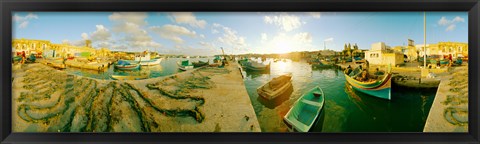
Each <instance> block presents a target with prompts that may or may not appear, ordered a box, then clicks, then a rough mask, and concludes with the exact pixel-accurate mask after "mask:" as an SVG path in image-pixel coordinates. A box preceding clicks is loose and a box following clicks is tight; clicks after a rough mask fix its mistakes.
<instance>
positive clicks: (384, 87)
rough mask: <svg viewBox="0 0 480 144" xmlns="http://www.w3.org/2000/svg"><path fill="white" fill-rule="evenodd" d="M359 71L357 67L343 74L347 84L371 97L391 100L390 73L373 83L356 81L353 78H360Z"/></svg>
mask: <svg viewBox="0 0 480 144" xmlns="http://www.w3.org/2000/svg"><path fill="white" fill-rule="evenodd" d="M361 72H362V71H361V70H360V69H359V68H358V67H357V68H356V69H355V70H353V71H352V72H350V73H349V74H345V79H346V80H347V82H348V83H349V84H350V85H351V86H352V87H353V88H354V89H355V90H358V91H360V92H362V93H366V94H368V95H371V96H375V97H379V98H383V99H388V100H390V99H391V86H392V73H391V72H388V73H387V74H386V75H385V76H383V78H380V79H375V80H373V81H366V82H363V81H358V80H356V79H355V78H354V77H357V76H360V74H361Z"/></svg>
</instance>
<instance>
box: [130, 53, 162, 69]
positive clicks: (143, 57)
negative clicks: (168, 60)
mask: <svg viewBox="0 0 480 144" xmlns="http://www.w3.org/2000/svg"><path fill="white" fill-rule="evenodd" d="M160 62H162V58H159V59H151V57H150V53H149V52H148V51H144V52H143V53H140V54H137V55H135V60H134V61H133V62H132V63H139V64H140V65H143V66H150V65H159V64H160Z"/></svg>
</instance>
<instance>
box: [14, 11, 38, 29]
mask: <svg viewBox="0 0 480 144" xmlns="http://www.w3.org/2000/svg"><path fill="white" fill-rule="evenodd" d="M32 19H38V15H36V14H34V13H28V14H27V15H26V16H23V17H22V16H19V15H17V14H15V15H14V16H13V21H14V22H16V23H20V24H18V27H19V28H26V27H27V26H28V24H29V23H30V20H32Z"/></svg>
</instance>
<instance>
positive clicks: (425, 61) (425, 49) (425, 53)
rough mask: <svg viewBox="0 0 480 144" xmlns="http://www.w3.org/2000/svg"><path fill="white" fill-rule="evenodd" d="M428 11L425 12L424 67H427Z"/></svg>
mask: <svg viewBox="0 0 480 144" xmlns="http://www.w3.org/2000/svg"><path fill="white" fill-rule="evenodd" d="M426 15H427V14H426V12H425V11H424V12H423V67H424V68H426V67H427V19H426V17H427V16H426Z"/></svg>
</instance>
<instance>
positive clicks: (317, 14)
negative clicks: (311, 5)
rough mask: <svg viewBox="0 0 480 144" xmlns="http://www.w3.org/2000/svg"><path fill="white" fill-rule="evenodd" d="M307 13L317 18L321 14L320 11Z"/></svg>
mask: <svg viewBox="0 0 480 144" xmlns="http://www.w3.org/2000/svg"><path fill="white" fill-rule="evenodd" d="M308 14H309V15H310V16H312V17H313V18H316V19H319V18H320V16H321V14H320V12H309V13H308Z"/></svg>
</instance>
